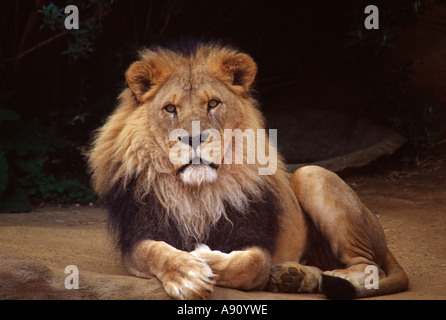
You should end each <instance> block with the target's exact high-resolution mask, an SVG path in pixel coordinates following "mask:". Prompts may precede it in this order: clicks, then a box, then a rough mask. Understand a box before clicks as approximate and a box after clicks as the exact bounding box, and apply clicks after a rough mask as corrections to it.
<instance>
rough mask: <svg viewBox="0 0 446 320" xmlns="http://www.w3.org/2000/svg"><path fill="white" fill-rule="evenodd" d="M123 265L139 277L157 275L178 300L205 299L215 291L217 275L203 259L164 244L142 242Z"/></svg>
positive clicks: (168, 291) (169, 292)
mask: <svg viewBox="0 0 446 320" xmlns="http://www.w3.org/2000/svg"><path fill="white" fill-rule="evenodd" d="M124 264H125V266H126V268H127V270H128V271H129V272H130V273H131V274H133V275H135V276H137V277H142V278H148V277H151V276H152V275H153V276H156V277H157V278H158V279H159V280H160V281H161V282H162V283H163V285H164V289H165V290H166V292H167V293H168V294H169V295H170V296H171V297H173V298H175V299H205V298H207V297H208V296H209V295H210V294H212V292H213V290H214V289H213V285H214V283H215V275H214V274H213V273H212V270H211V268H210V267H209V266H208V265H207V264H206V263H205V262H204V261H203V260H202V259H200V258H198V257H196V256H194V255H192V254H190V253H188V252H184V251H181V250H177V249H175V248H174V247H172V246H170V245H168V244H167V243H165V242H163V241H153V240H144V241H141V242H140V243H138V244H137V245H135V247H134V248H133V250H132V251H131V252H130V253H129V254H127V255H126V256H125V257H124Z"/></svg>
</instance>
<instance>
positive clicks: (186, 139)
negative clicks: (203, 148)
mask: <svg viewBox="0 0 446 320" xmlns="http://www.w3.org/2000/svg"><path fill="white" fill-rule="evenodd" d="M208 139H209V133H208V132H202V133H200V134H197V135H195V136H192V137H191V136H189V135H187V136H183V137H179V138H178V140H180V141H181V142H182V143H184V144H188V145H190V146H191V147H192V148H194V149H196V148H197V147H198V146H199V145H200V144H202V143H203V142H206V141H207V140H208Z"/></svg>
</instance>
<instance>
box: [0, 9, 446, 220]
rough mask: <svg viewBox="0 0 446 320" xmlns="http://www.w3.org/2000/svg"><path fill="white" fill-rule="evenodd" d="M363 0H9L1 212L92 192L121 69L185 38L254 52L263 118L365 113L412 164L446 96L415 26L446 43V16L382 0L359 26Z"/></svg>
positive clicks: (1, 69)
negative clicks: (95, 156) (427, 65)
mask: <svg viewBox="0 0 446 320" xmlns="http://www.w3.org/2000/svg"><path fill="white" fill-rule="evenodd" d="M68 4H75V5H77V6H78V8H79V11H80V29H79V30H77V31H76V30H71V31H67V30H66V29H65V28H64V20H65V17H66V15H65V14H64V12H63V9H64V8H65V6H66V5H68ZM369 4H372V3H370V1H361V0H350V1H348V0H340V1H289V0H288V1H282V0H276V1H256V0H236V1H233V0H224V1H223V0H221V1H213V0H207V1H205V0H164V1H161V0H159V1H156V0H152V1H150V0H146V1H142V0H126V1H124V0H119V1H105V0H104V1H100V0H91V1H53V2H50V1H39V0H36V1H29V0H22V1H19V0H3V1H1V3H0V12H1V13H0V15H1V16H0V27H1V28H0V34H1V39H0V74H1V79H0V80H1V83H0V212H1V211H23V210H28V209H29V206H30V203H39V202H73V201H74V202H90V201H93V200H94V194H93V193H92V192H91V190H90V188H89V179H88V174H87V171H86V165H85V159H84V156H83V153H84V152H85V151H86V150H87V148H88V144H89V141H90V139H91V133H92V131H93V130H94V129H96V128H97V127H98V126H100V125H101V124H102V123H103V121H104V118H105V117H106V116H107V115H108V114H109V113H110V112H111V111H112V110H113V109H114V108H115V107H116V97H117V95H118V94H119V92H120V91H121V90H122V88H123V87H124V86H125V82H124V72H125V70H126V68H127V67H128V66H129V64H130V63H131V62H132V61H134V60H135V58H136V57H137V54H136V53H137V50H138V49H140V48H141V47H143V46H150V45H154V44H163V43H168V42H171V41H175V40H178V39H180V38H182V37H195V38H199V39H204V40H207V39H210V40H215V39H218V40H224V41H227V42H229V43H231V44H233V45H235V46H236V47H238V48H240V49H241V50H243V51H245V52H247V53H249V54H250V55H252V56H253V57H254V59H255V60H256V62H257V63H258V66H259V74H258V78H257V80H256V83H255V89H256V92H257V93H256V95H257V97H258V99H259V100H260V102H261V108H262V110H263V111H264V112H265V114H266V115H267V118H269V117H274V116H275V115H277V114H282V115H283V114H285V115H286V117H287V118H291V119H292V118H293V117H296V116H298V115H299V116H300V115H301V114H302V112H303V111H302V110H306V108H316V109H324V110H336V111H341V112H344V113H346V114H349V115H351V116H352V117H358V118H359V117H367V118H369V119H371V121H373V122H374V123H376V124H379V125H384V126H387V127H391V128H392V129H393V130H395V131H397V132H399V133H400V134H402V135H403V136H405V137H406V138H407V139H408V143H407V144H406V146H405V148H404V151H403V153H402V154H399V155H398V158H397V159H396V160H395V161H396V164H397V165H401V166H404V165H406V166H416V165H417V164H419V162H420V159H422V158H426V157H430V156H432V155H433V154H435V152H433V151H432V150H433V149H434V148H435V146H437V145H438V143H439V142H442V141H443V140H442V139H444V133H445V132H444V128H445V125H444V123H445V122H444V119H445V118H444V117H445V107H444V105H445V102H446V99H445V89H444V88H442V87H441V86H439V85H437V84H438V83H437V82H436V80H435V77H433V75H434V74H436V70H435V68H433V69H432V70H433V71H432V77H431V75H430V74H429V72H427V71H423V70H424V69H422V68H421V71H420V68H418V69H417V65H416V66H415V67H414V57H415V58H416V57H417V55H419V50H420V49H419V48H418V49H417V48H416V46H415V44H414V43H413V40H412V39H415V37H412V35H415V34H418V35H420V34H419V32H420V30H425V31H426V32H428V33H427V34H428V35H429V37H431V42H428V43H437V42H438V41H443V44H445V40H446V15H443V18H441V16H440V18H438V14H440V13H441V12H443V13H444V12H445V11H442V10H444V8H445V5H446V1H423V0H416V1H414V0H412V1H411V0H405V1H402V0H400V1H398V0H393V1H390V0H386V1H377V0H374V1H373V4H374V5H376V6H377V7H378V8H379V14H380V25H379V27H380V28H379V30H366V29H365V28H364V19H365V18H366V17H367V15H366V14H364V8H365V7H366V6H367V5H369ZM432 17H434V18H435V19H433V18H432ZM431 18H432V19H431ZM421 36H423V34H421ZM438 39H440V40H438ZM408 48H409V49H408ZM416 50H418V51H416ZM422 50H424V51H428V50H430V47H429V46H426V47H425V48H422ZM443 53H446V51H443ZM445 58H446V57H445ZM443 67H444V66H443ZM442 70H443V72H444V70H445V69H444V68H443V69H442ZM421 72H424V73H423V74H421ZM420 79H424V80H423V81H420ZM299 112H300V113H299ZM279 147H280V141H279ZM288 160H290V161H293V162H294V161H306V160H307V159H288Z"/></svg>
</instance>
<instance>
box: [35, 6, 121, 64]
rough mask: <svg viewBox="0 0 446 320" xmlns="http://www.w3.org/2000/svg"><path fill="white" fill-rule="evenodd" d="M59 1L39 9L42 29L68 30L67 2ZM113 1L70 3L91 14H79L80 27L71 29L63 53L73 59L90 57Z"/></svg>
mask: <svg viewBox="0 0 446 320" xmlns="http://www.w3.org/2000/svg"><path fill="white" fill-rule="evenodd" d="M55 2H56V1H55ZM57 2H58V3H59V5H57V4H55V3H54V2H50V3H49V4H48V5H43V6H42V9H40V10H37V12H39V13H41V14H42V24H41V26H40V29H44V28H46V27H47V28H50V29H51V30H52V31H59V32H67V30H66V29H65V26H64V21H65V18H66V16H67V15H66V14H65V13H64V10H65V6H66V2H65V1H57ZM113 2H114V0H108V1H101V0H89V1H82V0H78V1H71V3H70V4H73V5H76V6H77V7H78V9H79V11H81V12H88V13H89V14H87V15H80V16H79V19H80V20H79V29H76V30H70V31H69V34H70V37H69V38H68V41H67V49H65V50H63V51H62V54H64V55H68V56H69V57H70V58H71V59H72V60H78V59H80V58H86V57H88V55H89V54H91V53H92V52H93V51H94V49H93V42H94V40H96V39H97V37H98V36H99V34H100V32H101V30H102V28H101V27H102V18H103V17H104V16H105V15H106V14H107V13H108V12H109V9H110V6H111V5H112V4H113Z"/></svg>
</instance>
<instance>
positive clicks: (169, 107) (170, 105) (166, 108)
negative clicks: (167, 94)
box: [164, 104, 177, 113]
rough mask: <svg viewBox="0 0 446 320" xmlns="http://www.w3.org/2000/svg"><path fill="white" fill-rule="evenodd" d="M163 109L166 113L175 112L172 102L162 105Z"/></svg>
mask: <svg viewBox="0 0 446 320" xmlns="http://www.w3.org/2000/svg"><path fill="white" fill-rule="evenodd" d="M164 110H165V111H166V112H168V113H177V108H176V107H175V106H174V105H173V104H168V105H167V106H165V107H164Z"/></svg>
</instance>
